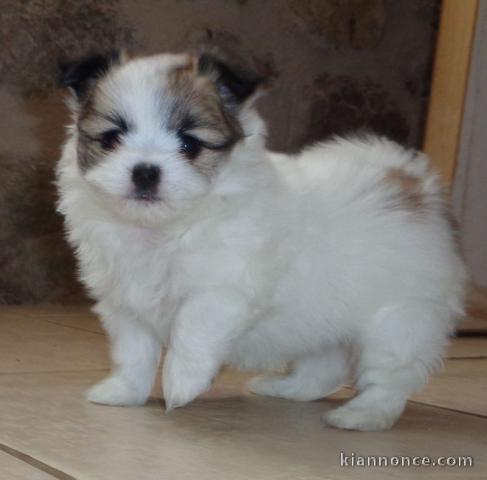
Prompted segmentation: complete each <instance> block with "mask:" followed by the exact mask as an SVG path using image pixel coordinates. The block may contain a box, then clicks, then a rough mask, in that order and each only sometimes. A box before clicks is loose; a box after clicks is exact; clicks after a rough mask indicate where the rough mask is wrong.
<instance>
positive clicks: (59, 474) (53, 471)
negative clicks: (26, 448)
mask: <svg viewBox="0 0 487 480" xmlns="http://www.w3.org/2000/svg"><path fill="white" fill-rule="evenodd" d="M0 450H1V451H2V452H5V453H7V454H8V455H10V456H12V457H14V458H16V459H17V460H20V461H22V462H24V463H27V464H29V465H30V466H31V467H34V468H36V469H37V470H40V471H41V472H43V473H47V474H48V475H50V476H51V477H54V478H57V479H58V480H76V478H75V477H73V476H71V475H68V474H67V473H65V472H63V471H62V470H58V469H57V468H55V467H52V466H51V465H48V464H47V463H44V462H42V461H41V460H38V459H37V458H34V457H31V456H30V455H27V454H26V453H23V452H21V451H19V450H17V449H15V448H12V447H9V446H7V445H5V444H4V443H0Z"/></svg>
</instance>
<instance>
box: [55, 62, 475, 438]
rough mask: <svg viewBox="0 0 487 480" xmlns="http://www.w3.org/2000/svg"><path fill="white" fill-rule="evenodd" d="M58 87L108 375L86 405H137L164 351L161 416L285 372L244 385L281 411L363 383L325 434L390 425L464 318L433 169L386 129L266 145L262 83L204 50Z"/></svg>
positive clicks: (83, 256) (75, 75) (87, 279)
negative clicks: (222, 376) (297, 146)
mask: <svg viewBox="0 0 487 480" xmlns="http://www.w3.org/2000/svg"><path fill="white" fill-rule="evenodd" d="M63 81H64V84H65V85H66V86H68V87H70V89H71V91H72V96H71V99H70V102H69V103H70V107H71V110H72V115H73V123H72V125H71V126H70V127H69V132H68V139H67V142H66V144H65V146H64V150H63V153H62V157H61V160H60V162H59V166H58V170H57V178H58V186H59V192H60V202H59V210H60V212H62V213H63V214H64V216H65V218H66V229H67V236H68V239H69V241H70V243H71V245H72V246H73V247H74V249H75V250H76V254H77V257H78V260H79V265H80V272H81V279H82V281H83V282H84V284H85V285H86V287H87V288H88V289H89V292H90V293H91V295H92V296H93V298H94V299H96V302H97V303H96V307H95V312H97V313H98V314H99V315H100V317H101V320H102V322H103V325H104V327H105V329H106V331H107V332H108V335H109V338H110V343H111V352H112V357H113V365H114V367H113V371H112V373H111V375H110V376H109V377H108V378H106V379H105V380H104V381H102V382H101V383H99V384H98V385H96V386H94V387H93V388H92V389H91V390H90V391H89V392H88V399H89V400H90V401H92V402H96V403H101V404H108V405H140V404H143V403H144V402H145V401H146V400H147V397H148V395H149V393H150V392H151V389H152V386H153V382H154V377H155V374H156V371H157V368H158V364H159V361H160V355H161V351H162V350H164V351H165V352H166V354H165V361H164V369H163V389H164V397H165V401H166V406H167V410H171V409H173V408H175V407H180V406H183V405H185V404H187V403H188V402H190V401H191V400H193V399H194V398H195V397H196V396H198V395H199V394H201V393H202V392H204V391H205V390H207V389H208V388H210V386H211V383H212V380H213V378H214V377H215V375H217V373H218V371H219V369H220V367H221V366H222V365H233V366H235V367H238V368H243V369H252V370H254V369H259V370H266V371H274V372H281V374H272V375H269V376H263V377H259V378H256V379H254V380H252V381H251V382H250V385H249V387H250V390H251V391H253V392H254V393H256V394H260V395H270V396H275V397H281V398H286V399H290V400H315V399H318V398H322V397H326V396H327V395H329V394H331V393H332V392H334V391H336V390H337V389H338V388H340V386H341V385H343V384H344V382H348V381H353V385H354V386H355V387H356V389H357V395H356V396H355V397H354V398H353V399H351V400H350V401H349V402H348V403H346V404H344V405H343V406H341V407H339V408H337V409H335V410H332V411H329V412H327V413H326V415H325V416H324V420H325V421H326V423H328V424H329V425H332V426H335V427H339V428H345V429H358V430H380V429H386V428H389V427H391V426H392V425H393V423H394V422H395V421H396V420H397V419H398V417H399V416H400V414H401V412H402V411H403V409H404V406H405V404H406V401H407V399H408V397H409V396H410V395H411V394H412V393H413V392H415V391H416V390H418V389H419V388H421V387H422V386H423V384H424V383H425V381H426V379H427V376H428V373H429V372H430V371H432V370H434V369H435V368H437V367H438V366H439V365H440V364H441V359H442V352H443V349H444V347H445V344H446V343H447V340H448V337H449V334H451V333H452V331H453V329H454V326H455V323H456V320H457V319H458V318H459V317H460V316H461V314H462V311H463V296H464V284H465V280H466V273H465V269H464V265H463V263H462V261H461V259H460V257H459V255H458V253H457V251H456V246H455V240H454V235H453V232H452V230H451V227H450V223H449V220H448V211H447V208H446V207H445V203H444V201H443V197H442V193H441V189H440V186H439V182H438V179H437V176H436V175H435V174H434V173H432V172H431V171H430V170H429V169H428V165H427V160H426V158H425V157H424V156H423V155H421V154H418V153H417V152H414V151H410V150H405V149H403V148H401V147H400V146H399V145H397V144H395V143H393V142H391V141H388V140H386V139H384V138H378V137H375V136H363V137H359V136H356V137H352V138H339V139H335V140H333V141H330V142H327V143H320V144H317V145H314V146H312V147H310V148H308V149H306V150H304V151H303V152H302V153H300V154H298V155H289V156H288V155H282V154H276V153H272V152H269V151H267V150H266V149H265V146H264V139H265V125H264V123H263V121H262V120H261V118H260V117H259V116H258V114H257V113H256V111H255V110H254V109H253V107H252V104H253V101H254V100H255V98H256V97H257V96H258V94H259V91H260V89H259V79H258V78H257V77H256V76H255V75H252V74H249V73H247V72H242V71H240V70H238V69H232V68H230V67H229V66H228V65H226V64H225V63H223V62H222V61H220V60H218V59H216V58H214V57H212V56H210V55H208V54H202V55H192V54H178V55H173V54H162V55H156V56H151V57H145V58H133V59H127V58H122V57H121V56H117V55H112V56H111V57H94V58H90V59H88V60H85V61H82V62H80V63H78V64H73V65H70V66H68V67H67V68H65V71H64V77H63ZM283 372H287V373H283Z"/></svg>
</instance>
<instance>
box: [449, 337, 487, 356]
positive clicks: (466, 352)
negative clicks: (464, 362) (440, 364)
mask: <svg viewBox="0 0 487 480" xmlns="http://www.w3.org/2000/svg"><path fill="white" fill-rule="evenodd" d="M446 356H447V357H448V358H466V357H469V358H474V357H475V358H477V357H485V358H486V359H487V335H486V336H474V337H457V338H454V339H453V340H452V342H451V344H450V346H449V348H448V351H447V354H446Z"/></svg>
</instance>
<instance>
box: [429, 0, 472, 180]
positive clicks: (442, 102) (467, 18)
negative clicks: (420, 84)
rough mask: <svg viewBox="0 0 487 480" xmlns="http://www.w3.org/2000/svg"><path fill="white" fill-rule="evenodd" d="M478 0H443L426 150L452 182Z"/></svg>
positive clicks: (433, 162)
mask: <svg viewBox="0 0 487 480" xmlns="http://www.w3.org/2000/svg"><path fill="white" fill-rule="evenodd" d="M477 10H478V0H443V3H442V12H441V20H440V30H439V33H438V40H437V46H436V55H435V61H434V67H433V80H432V87H431V97H430V102H429V107H428V114H427V117H426V129H425V140H424V144H423V149H424V151H425V152H426V153H427V154H428V155H429V157H430V158H431V161H432V164H433V166H434V167H436V168H437V169H438V170H439V171H440V173H441V176H442V179H443V181H444V183H445V184H446V185H451V182H452V179H453V175H454V171H455V166H456V160H457V154H458V147H459V142H460V131H461V125H462V118H463V110H464V103H465V93H466V90H467V83H468V71H469V66H470V57H471V53H472V46H473V38H474V33H475V22H476V19H477Z"/></svg>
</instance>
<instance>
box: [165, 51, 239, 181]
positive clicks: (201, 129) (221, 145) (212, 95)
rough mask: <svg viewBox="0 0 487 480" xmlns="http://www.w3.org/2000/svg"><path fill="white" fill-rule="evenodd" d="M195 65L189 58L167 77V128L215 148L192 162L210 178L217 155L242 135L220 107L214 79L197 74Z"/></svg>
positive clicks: (231, 115)
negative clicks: (171, 103)
mask: <svg viewBox="0 0 487 480" xmlns="http://www.w3.org/2000/svg"><path fill="white" fill-rule="evenodd" d="M197 62H198V60H197V58H196V57H189V61H188V64H187V65H184V66H182V67H176V68H174V69H173V70H172V71H171V72H169V74H168V88H169V91H170V93H171V96H172V97H173V98H174V102H173V105H172V109H171V112H170V117H169V123H168V127H169V129H171V130H173V131H176V132H184V133H188V134H191V135H194V136H195V137H197V138H198V139H200V140H201V141H203V142H204V143H207V144H209V145H213V146H214V147H216V148H215V149H214V150H212V149H211V148H210V149H208V148H205V149H203V151H202V152H201V153H200V155H198V157H197V158H196V159H194V160H193V161H192V164H193V165H194V166H195V168H198V169H199V170H200V171H202V172H203V173H205V174H210V173H211V172H212V170H213V169H214V167H215V166H216V165H217V163H219V160H220V159H221V153H220V152H221V151H222V150H229V149H230V148H231V147H232V146H233V145H234V144H235V143H236V142H237V141H238V140H240V139H241V138H242V136H243V131H242V128H241V126H240V123H239V122H238V120H237V118H236V117H235V116H234V115H233V114H232V112H230V111H229V110H228V109H226V108H225V106H224V105H223V102H222V99H221V98H220V96H219V95H218V91H217V88H216V85H215V83H214V81H213V79H211V77H210V76H206V75H200V74H199V73H198V71H197Z"/></svg>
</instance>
